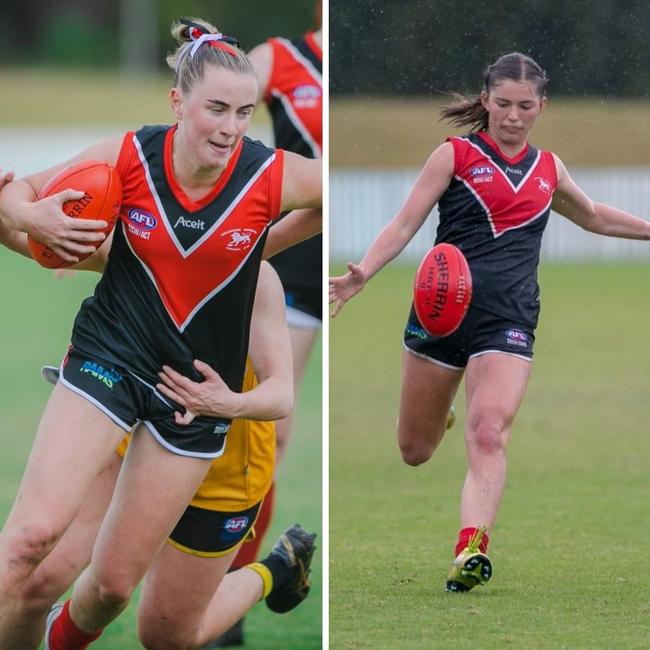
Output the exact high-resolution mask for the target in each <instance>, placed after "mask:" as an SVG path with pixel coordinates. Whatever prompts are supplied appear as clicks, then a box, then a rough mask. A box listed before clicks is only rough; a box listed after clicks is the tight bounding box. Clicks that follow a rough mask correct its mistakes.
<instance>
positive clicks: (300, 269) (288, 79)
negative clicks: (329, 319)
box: [264, 32, 323, 294]
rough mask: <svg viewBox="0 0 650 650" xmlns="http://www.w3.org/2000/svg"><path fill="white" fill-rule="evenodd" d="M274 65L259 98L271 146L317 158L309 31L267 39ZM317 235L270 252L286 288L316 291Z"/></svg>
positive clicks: (318, 61)
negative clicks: (270, 128) (267, 115)
mask: <svg viewBox="0 0 650 650" xmlns="http://www.w3.org/2000/svg"><path fill="white" fill-rule="evenodd" d="M268 43H269V44H270V46H271V49H272V52H273V66H272V69H271V74H270V77H269V83H268V88H267V91H266V93H265V96H264V100H265V102H266V104H267V106H268V108H269V113H270V114H271V120H272V123H273V135H274V138H275V146H276V147H279V148H281V149H286V150H287V151H292V152H294V153H298V154H300V155H301V156H305V157H306V158H320V157H322V141H323V135H322V129H323V116H322V111H323V91H322V68H323V65H322V53H321V49H320V47H319V46H318V44H317V43H316V41H315V40H314V36H313V34H312V33H311V32H308V33H307V34H305V35H304V36H302V37H300V38H295V39H291V40H288V39H284V38H271V39H269V41H268ZM322 247H323V239H322V237H321V236H320V235H317V236H316V237H312V238H311V239H308V240H307V241H305V242H302V243H301V244H298V245H297V246H292V247H291V248H289V249H287V250H286V251H283V252H282V253H280V254H279V255H276V256H274V257H273V258H272V259H271V260H269V261H270V262H271V264H272V265H273V267H274V268H275V270H276V271H277V272H278V275H279V276H280V279H281V280H282V284H283V286H284V287H285V289H286V290H287V291H291V290H310V291H314V292H316V291H317V292H319V294H320V291H321V286H322V254H323V253H322Z"/></svg>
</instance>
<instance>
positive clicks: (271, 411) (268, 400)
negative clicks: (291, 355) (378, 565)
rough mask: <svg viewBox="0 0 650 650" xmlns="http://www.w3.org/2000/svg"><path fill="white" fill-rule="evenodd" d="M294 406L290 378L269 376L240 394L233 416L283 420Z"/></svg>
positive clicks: (250, 418) (247, 418)
mask: <svg viewBox="0 0 650 650" xmlns="http://www.w3.org/2000/svg"><path fill="white" fill-rule="evenodd" d="M292 408H293V385H292V382H291V379H290V378H285V377H269V378H268V379H265V380H263V381H261V382H260V383H259V384H258V385H257V386H255V388H253V389H252V390H248V391H246V392H244V393H240V394H239V402H238V405H237V407H236V413H235V415H234V416H233V417H235V418H239V419H246V420H281V419H282V418H286V417H287V416H288V415H289V413H291V409H292Z"/></svg>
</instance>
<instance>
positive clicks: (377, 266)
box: [359, 219, 413, 281]
mask: <svg viewBox="0 0 650 650" xmlns="http://www.w3.org/2000/svg"><path fill="white" fill-rule="evenodd" d="M412 237H413V233H411V231H410V229H408V228H406V227H404V226H403V225H402V224H401V223H400V221H398V220H397V219H394V220H393V221H391V222H390V223H389V224H388V225H386V226H385V227H384V228H383V230H382V231H381V232H380V233H379V234H378V235H377V238H376V239H375V241H373V242H372V245H371V246H370V248H369V249H368V251H367V252H366V254H365V255H364V256H363V259H362V260H361V262H360V263H359V266H360V267H361V269H362V270H363V273H364V275H365V278H366V281H368V280H370V278H372V276H373V275H375V274H376V273H378V272H379V271H381V269H383V268H384V266H386V264H388V263H389V262H390V261H392V260H393V259H395V258H396V257H397V256H398V255H399V254H400V253H401V252H402V250H403V249H404V247H405V246H406V245H407V244H408V243H409V241H410V240H411V238H412Z"/></svg>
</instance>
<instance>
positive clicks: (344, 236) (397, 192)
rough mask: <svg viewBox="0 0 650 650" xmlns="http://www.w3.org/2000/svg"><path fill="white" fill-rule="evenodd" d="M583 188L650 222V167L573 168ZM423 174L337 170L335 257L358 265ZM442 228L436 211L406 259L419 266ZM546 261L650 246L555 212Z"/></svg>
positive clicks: (640, 256)
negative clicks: (597, 232) (582, 226)
mask: <svg viewBox="0 0 650 650" xmlns="http://www.w3.org/2000/svg"><path fill="white" fill-rule="evenodd" d="M571 175H572V177H573V179H574V180H575V181H576V182H577V183H578V185H579V186H580V187H581V188H582V189H583V190H584V191H585V192H586V193H587V194H588V195H589V196H590V197H591V198H592V199H593V200H594V201H599V202H602V203H608V204H610V205H614V206H616V207H617V208H620V209H622V210H627V211H628V212H631V213H632V214H636V215H638V216H640V217H643V218H645V219H648V220H650V167H644V168H628V167H625V168H622V167H611V168H610V167H599V168H582V169H572V170H571ZM416 176H417V170H403V169H400V170H381V171H379V170H341V169H338V170H331V172H330V219H329V228H330V259H331V260H332V261H338V262H346V261H358V260H359V258H360V257H361V255H362V254H363V253H364V252H365V251H366V249H367V248H368V246H369V245H370V243H371V242H372V240H373V239H374V237H375V236H376V235H377V233H378V232H379V231H380V230H381V228H382V227H383V226H384V225H385V224H386V223H387V222H388V221H389V220H390V219H391V218H392V217H393V215H395V214H396V213H397V211H398V210H399V208H400V207H401V205H402V203H403V202H404V199H405V198H406V196H407V195H408V192H409V190H410V189H411V187H412V185H413V182H414V181H415V178H416ZM437 224H438V213H437V209H434V210H433V211H432V213H431V215H430V216H429V218H428V219H427V221H426V223H425V225H424V226H423V227H422V228H421V229H420V231H419V232H418V233H417V235H416V236H415V238H414V239H413V241H411V243H410V244H409V245H408V246H407V247H406V249H405V250H404V252H403V253H402V255H401V256H400V258H399V259H400V261H406V262H418V261H419V260H420V259H421V258H422V256H423V255H424V254H425V252H426V251H427V250H428V249H429V248H431V245H432V244H433V241H434V238H435V229H436V227H437ZM542 259H545V260H621V259H626V260H646V259H650V243H648V242H639V241H630V240H626V239H614V238H611V237H601V236H598V235H593V234H591V233H588V232H585V231H583V230H582V229H580V228H578V227H577V226H575V225H574V224H573V223H571V222H570V221H568V220H567V219H565V218H564V217H561V216H560V215H558V214H555V213H553V214H551V217H550V219H549V224H548V227H547V229H546V233H545V234H544V242H543V245H542Z"/></svg>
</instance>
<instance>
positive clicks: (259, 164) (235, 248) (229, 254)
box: [72, 127, 283, 391]
mask: <svg viewBox="0 0 650 650" xmlns="http://www.w3.org/2000/svg"><path fill="white" fill-rule="evenodd" d="M175 128H176V127H171V128H170V127H144V128H142V129H141V130H139V131H138V132H136V133H132V132H131V133H127V134H126V136H125V138H124V142H123V145H122V149H121V152H120V155H119V159H118V163H117V170H118V172H119V174H120V177H121V179H122V184H123V191H124V193H123V202H122V209H121V213H120V220H119V221H118V224H117V226H116V229H115V233H114V240H113V245H112V248H111V251H110V255H109V259H108V264H107V266H106V270H105V272H104V275H103V277H102V279H101V280H100V282H99V284H98V285H97V287H96V289H95V293H94V295H93V296H92V297H90V298H88V299H87V300H86V301H84V303H83V305H82V307H81V310H80V312H79V314H78V315H77V318H76V320H75V324H74V329H73V334H72V344H73V346H74V347H76V348H78V349H80V350H82V351H92V352H94V353H95V354H97V355H99V356H100V357H102V358H104V359H106V360H107V361H111V362H113V363H115V364H117V365H119V366H122V367H123V368H125V369H127V370H129V371H131V372H132V373H133V374H135V375H136V376H137V377H138V378H140V379H141V380H143V381H145V382H148V383H151V384H155V383H157V382H158V380H159V379H158V372H159V371H160V370H161V368H162V366H163V364H167V365H169V366H171V367H172V368H174V369H175V370H177V371H178V372H180V373H182V374H183V375H185V376H188V377H191V378H193V379H194V380H195V381H198V380H201V379H202V377H201V376H200V375H199V374H198V373H197V371H196V370H195V369H194V367H193V365H192V361H193V360H194V359H200V360H202V361H204V362H206V363H208V364H209V365H210V366H212V367H213V368H214V369H215V370H216V371H217V372H218V373H219V374H220V375H221V377H222V378H223V380H224V381H225V382H226V384H227V385H228V386H229V387H230V388H231V389H232V390H236V391H239V390H240V389H241V385H242V379H243V375H244V365H245V359H246V354H247V350H248V333H249V325H250V317H251V311H252V304H253V298H254V294H255V287H256V283H257V275H258V270H259V264H260V259H261V255H262V249H263V247H264V241H265V238H266V234H267V230H268V227H269V225H270V223H271V222H272V220H273V219H275V218H276V217H277V216H278V213H279V209H280V201H281V185H282V167H283V164H282V152H281V151H275V150H273V149H269V148H267V147H265V146H264V145H262V144H261V143H259V142H253V141H252V140H249V139H248V138H244V140H243V141H242V142H240V144H239V145H238V147H237V148H236V150H235V151H234V152H233V155H232V157H231V159H230V161H229V162H228V165H227V167H226V169H225V170H224V172H223V173H222V174H221V176H220V178H219V179H218V181H217V183H216V184H215V186H214V187H213V189H212V190H211V192H210V193H209V194H208V195H207V196H205V197H203V198H202V199H201V200H199V201H193V200H192V199H190V198H189V197H187V196H186V195H185V193H184V192H183V190H182V188H181V187H180V186H179V185H178V183H177V182H176V179H175V177H174V173H173V166H172V147H173V144H172V143H173V135H174V132H175Z"/></svg>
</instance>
